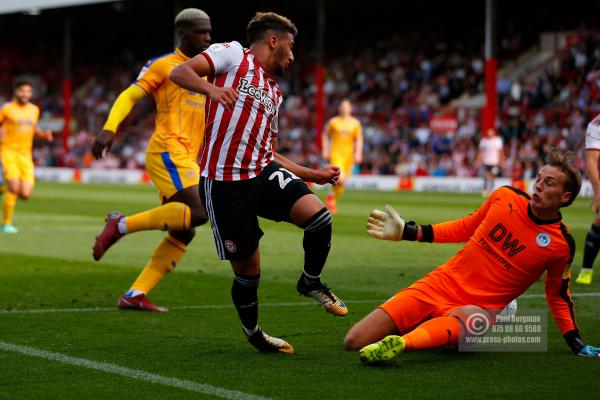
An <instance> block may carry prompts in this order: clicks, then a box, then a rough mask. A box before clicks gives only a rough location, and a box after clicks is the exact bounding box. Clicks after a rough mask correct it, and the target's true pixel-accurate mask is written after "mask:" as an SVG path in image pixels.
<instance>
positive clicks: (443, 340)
mask: <svg viewBox="0 0 600 400" xmlns="http://www.w3.org/2000/svg"><path fill="white" fill-rule="evenodd" d="M459 331H460V321H459V320H458V319H457V318H455V317H439V318H433V319H430V320H429V321H425V322H423V323H422V324H421V325H419V326H418V327H417V328H416V329H414V330H413V331H411V332H409V333H407V334H406V335H404V336H402V339H404V341H405V343H406V347H405V348H404V351H419V350H428V349H437V348H440V347H446V346H456V345H457V344H458V335H459Z"/></svg>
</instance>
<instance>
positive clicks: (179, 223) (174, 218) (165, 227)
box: [125, 202, 191, 233]
mask: <svg viewBox="0 0 600 400" xmlns="http://www.w3.org/2000/svg"><path fill="white" fill-rule="evenodd" d="M190 214H191V211H190V208H189V207H188V206H187V205H186V204H184V203H178V202H173V203H167V204H163V205H162V206H160V207H156V208H153V209H152V210H148V211H143V212H141V213H138V214H134V215H132V216H130V217H125V225H126V226H127V233H132V232H138V231H149V230H160V231H185V230H188V229H190V224H191V215H190Z"/></svg>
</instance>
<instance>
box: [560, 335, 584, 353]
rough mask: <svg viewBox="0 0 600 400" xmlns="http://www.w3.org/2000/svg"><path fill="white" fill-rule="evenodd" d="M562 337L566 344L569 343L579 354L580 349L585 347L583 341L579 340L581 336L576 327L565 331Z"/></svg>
mask: <svg viewBox="0 0 600 400" xmlns="http://www.w3.org/2000/svg"><path fill="white" fill-rule="evenodd" d="M563 337H564V338H565V341H566V342H567V345H569V347H570V348H571V350H573V353H575V354H579V352H580V351H581V349H583V348H584V347H585V343H584V342H583V340H581V336H579V331H578V330H577V329H573V330H572V331H569V332H566V333H565V334H564V335H563Z"/></svg>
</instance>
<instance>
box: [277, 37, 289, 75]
mask: <svg viewBox="0 0 600 400" xmlns="http://www.w3.org/2000/svg"><path fill="white" fill-rule="evenodd" d="M293 47H294V37H293V36H292V34H291V33H288V34H287V35H286V36H284V37H283V38H282V39H280V40H279V46H278V47H277V48H276V49H275V55H274V59H275V68H274V72H275V75H277V76H279V77H281V76H283V73H284V72H285V70H286V69H287V67H288V66H289V65H290V64H291V63H292V62H293V61H294V54H293V52H292V48H293Z"/></svg>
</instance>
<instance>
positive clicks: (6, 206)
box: [2, 191, 17, 225]
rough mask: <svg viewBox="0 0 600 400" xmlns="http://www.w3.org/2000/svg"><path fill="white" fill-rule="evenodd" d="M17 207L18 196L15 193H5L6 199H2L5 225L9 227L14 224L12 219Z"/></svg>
mask: <svg viewBox="0 0 600 400" xmlns="http://www.w3.org/2000/svg"><path fill="white" fill-rule="evenodd" d="M16 206H17V195H16V194H14V193H13V192H9V191H7V192H6V193H4V198H3V199H2V209H3V211H4V218H3V220H2V223H3V224H4V225H9V224H11V223H12V217H13V214H14V213H15V207H16Z"/></svg>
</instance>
